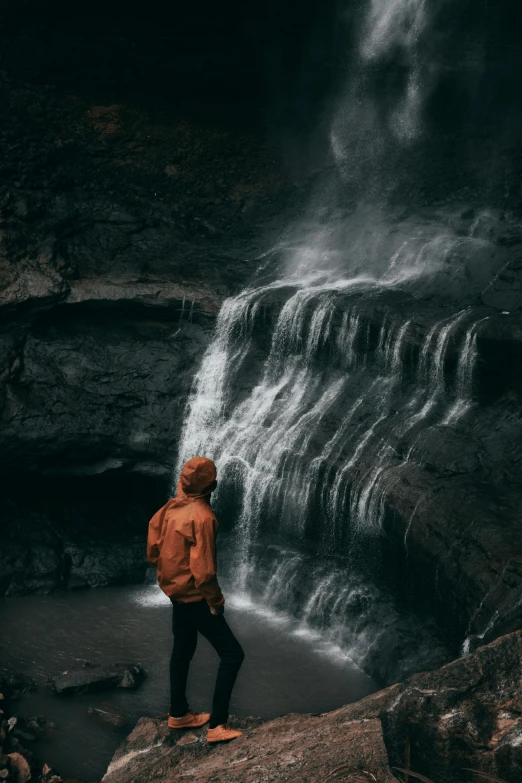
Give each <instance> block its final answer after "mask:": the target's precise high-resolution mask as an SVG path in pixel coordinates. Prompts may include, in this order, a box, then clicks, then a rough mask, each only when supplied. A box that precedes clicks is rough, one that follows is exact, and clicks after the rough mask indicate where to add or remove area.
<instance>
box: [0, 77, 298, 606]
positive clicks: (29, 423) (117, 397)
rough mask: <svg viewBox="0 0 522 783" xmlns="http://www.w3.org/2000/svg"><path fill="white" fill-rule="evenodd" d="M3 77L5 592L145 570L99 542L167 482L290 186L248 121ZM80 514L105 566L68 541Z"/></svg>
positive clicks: (120, 538)
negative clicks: (194, 115)
mask: <svg viewBox="0 0 522 783" xmlns="http://www.w3.org/2000/svg"><path fill="white" fill-rule="evenodd" d="M0 89H1V93H2V94H1V98H0V100H1V103H2V107H3V109H4V112H3V116H2V126H1V130H0V133H1V146H0V148H1V155H2V158H1V161H0V169H1V173H2V178H1V185H0V205H1V207H0V220H1V230H0V264H1V300H0V307H1V312H2V316H3V317H2V327H1V333H0V356H1V371H0V379H1V389H0V403H1V421H2V429H1V432H2V434H1V436H0V437H1V447H0V453H1V457H0V465H1V470H2V473H3V476H4V479H6V481H5V487H6V491H5V493H4V495H3V500H2V503H3V511H2V541H3V546H2V577H1V584H2V589H3V590H7V591H8V592H10V593H12V592H18V591H20V590H25V589H34V588H38V589H44V590H45V589H52V588H53V587H56V586H59V585H63V584H101V583H107V582H109V583H111V582H114V581H120V580H121V579H127V578H130V579H133V580H135V579H141V578H143V563H142V560H143V558H142V555H141V554H140V555H139V556H137V552H138V549H136V547H138V546H140V545H138V544H136V547H134V549H132V547H133V546H134V545H131V544H130V543H129V542H127V551H131V550H132V551H134V553H135V554H134V555H133V556H132V557H133V565H132V566H130V565H129V564H128V563H126V562H125V559H126V557H127V554H122V558H123V560H122V562H119V561H118V559H117V558H115V557H110V558H108V557H107V554H106V549H107V545H108V544H109V543H110V542H111V541H112V543H111V546H113V545H114V544H115V543H116V542H118V546H119V547H120V552H121V551H122V549H121V547H125V545H126V539H127V538H132V536H133V535H135V534H137V533H139V534H140V536H141V538H140V540H142V536H143V532H144V529H145V525H146V521H147V519H148V517H149V516H150V514H151V513H152V511H153V510H154V507H155V506H157V504H158V503H160V502H163V499H164V498H165V496H166V495H167V494H168V492H169V489H170V484H171V471H172V464H173V460H174V459H175V452H176V446H177V442H178V438H179V432H180V427H181V419H182V411H183V408H184V405H185V402H186V399H187V395H188V392H189V390H190V386H191V382H192V377H193V374H194V371H195V368H196V367H197V365H198V362H199V360H200V357H201V355H202V353H203V351H204V350H205V347H206V345H207V343H208V340H209V336H210V334H211V332H212V328H213V324H214V319H215V316H216V314H217V312H218V310H219V307H220V303H221V301H222V300H223V298H224V297H225V296H227V295H229V294H230V293H233V292H234V291H236V290H238V288H239V287H240V286H241V284H242V282H243V281H244V280H245V279H246V277H247V276H248V274H249V273H250V271H251V266H252V262H251V261H249V259H251V258H252V257H253V256H255V255H257V254H258V253H259V250H260V243H262V242H263V239H262V238H263V236H265V235H266V236H267V237H268V236H272V235H273V234H274V232H276V231H279V230H280V229H281V225H282V224H281V219H280V213H281V210H282V208H284V205H285V203H286V202H287V200H288V199H287V193H288V192H289V190H291V189H292V187H293V190H294V193H295V191H296V188H295V186H292V178H291V176H290V175H289V172H287V173H283V172H282V171H281V170H280V168H279V167H278V165H277V162H276V157H275V155H274V153H273V151H272V150H271V149H270V147H269V145H268V144H267V143H266V142H265V141H263V139H262V138H260V137H259V136H256V135H255V134H252V133H250V132H248V131H245V130H238V129H237V128H236V129H231V130H227V129H224V128H223V127H213V126H211V125H208V124H205V123H203V122H201V123H200V124H197V123H196V122H194V123H193V124H190V123H188V122H182V121H173V120H165V119H164V120H162V121H159V120H152V119H151V118H150V117H149V116H148V115H147V113H146V112H145V111H144V110H140V111H138V110H137V109H135V108H133V109H130V108H127V107H125V106H122V105H109V106H103V105H102V106H93V105H92V104H90V103H88V102H86V101H85V100H84V99H82V98H75V97H73V96H64V95H63V94H62V93H60V92H59V91H57V90H54V89H52V88H34V87H31V86H30V85H27V84H22V83H19V82H17V81H13V80H12V79H10V78H8V77H7V76H5V75H4V76H2V77H1V84H0ZM231 237H233V240H231ZM267 241H268V239H267ZM109 476H110V477H112V479H113V481H112V483H111V480H109ZM102 477H105V478H102ZM137 488H139V489H137ZM94 496H95V497H96V501H95V500H94ZM131 498H132V500H131ZM137 499H139V502H138V504H136V500H137ZM60 501H63V503H62V504H61V502H60ZM49 504H50V505H51V506H53V507H54V511H53V512H52V513H51V512H50V511H49ZM108 508H111V512H110V513H108V511H107V509H108ZM60 509H61V510H60ZM89 515H90V516H91V524H92V525H93V529H96V530H97V531H98V533H99V532H100V531H102V530H103V531H104V532H103V533H102V535H101V541H103V539H104V538H107V542H108V543H107V544H106V545H105V547H104V545H103V543H100V540H99V541H98V545H99V549H98V550H96V551H97V554H96V552H95V553H94V554H93V555H92V557H93V559H94V561H96V560H99V558H102V559H105V560H106V562H105V565H104V566H100V565H99V563H98V565H93V562H90V563H88V562H87V561H86V560H85V559H84V560H83V561H82V563H81V565H80V563H79V561H78V558H77V557H76V556H75V555H74V553H73V552H72V551H71V547H72V548H73V550H74V548H75V547H77V546H79V544H78V542H77V537H78V535H79V534H80V533H79V531H80V530H83V531H84V532H85V531H86V530H87V527H88V524H89V523H88V522H87V518H88V517H89ZM82 520H83V521H82ZM102 520H103V521H102ZM98 533H96V534H95V535H94V536H93V540H94V539H96V537H97V535H98ZM75 536H76V538H75ZM28 542H31V543H29V545H28ZM129 546H130V547H131V550H129V549H128V547H129ZM141 546H142V544H141ZM100 547H101V548H100ZM80 549H81V546H80ZM95 549H96V548H95ZM102 552H103V553H104V554H103V557H102ZM131 559H132V558H131ZM87 560H89V558H88V557H87ZM140 563H141V565H140Z"/></svg>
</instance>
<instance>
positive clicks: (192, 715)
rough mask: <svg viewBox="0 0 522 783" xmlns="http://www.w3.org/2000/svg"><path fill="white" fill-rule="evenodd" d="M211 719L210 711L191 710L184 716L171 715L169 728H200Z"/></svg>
mask: <svg viewBox="0 0 522 783" xmlns="http://www.w3.org/2000/svg"><path fill="white" fill-rule="evenodd" d="M209 720H210V712H193V711H192V710H189V711H188V712H187V714H186V715H183V717H182V718H173V717H172V715H169V720H168V724H169V729H199V728H200V727H201V726H204V725H205V723H208V722H209Z"/></svg>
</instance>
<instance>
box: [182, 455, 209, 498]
mask: <svg viewBox="0 0 522 783" xmlns="http://www.w3.org/2000/svg"><path fill="white" fill-rule="evenodd" d="M216 476H217V470H216V466H215V465H214V463H213V462H212V460H211V459H208V458H207V457H193V458H192V459H189V461H188V462H186V463H185V464H184V465H183V468H182V470H181V476H180V479H179V483H178V490H177V494H176V497H179V496H180V495H181V496H183V495H185V496H187V497H188V498H191V499H196V498H202V497H206V496H207V495H210V493H211V492H212V490H214V489H215V488H216Z"/></svg>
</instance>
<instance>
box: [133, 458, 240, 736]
mask: <svg viewBox="0 0 522 783" xmlns="http://www.w3.org/2000/svg"><path fill="white" fill-rule="evenodd" d="M216 476H217V471H216V466H215V465H214V463H213V462H212V460H210V459H207V458H206V457H194V458H193V459H190V460H189V461H188V462H187V463H186V464H185V465H184V466H183V469H182V471H181V476H180V479H179V483H178V487H177V492H176V497H174V498H172V499H171V500H169V501H168V503H167V504H166V505H165V506H163V508H161V509H160V510H159V511H158V512H156V514H154V516H153V517H152V519H151V520H150V522H149V533H148V540H147V557H148V560H149V562H150V563H151V564H152V565H155V566H156V570H157V577H158V584H159V586H160V587H161V589H162V590H163V592H164V593H165V594H166V595H167V596H168V597H169V598H170V600H171V602H172V609H173V614H172V630H173V633H174V647H173V650H172V657H171V660H170V686H171V703H170V714H169V717H168V725H169V727H170V728H171V729H194V728H198V727H200V726H203V725H205V724H206V723H208V724H209V725H208V730H207V741H208V742H225V741H228V740H232V739H236V738H237V737H240V736H241V734H242V732H241V731H237V730H235V729H232V728H230V726H229V725H228V723H227V721H228V710H229V704H230V697H231V695H232V689H233V687H234V683H235V681H236V677H237V674H238V671H239V668H240V666H241V664H242V662H243V658H244V653H243V650H242V648H241V645H240V644H239V642H238V641H237V639H236V637H235V636H234V634H233V633H232V631H231V630H230V628H229V626H228V624H227V621H226V620H225V618H224V616H223V612H224V604H225V599H224V597H223V594H222V592H221V588H220V586H219V583H218V580H217V573H216V571H217V567H216V535H217V530H218V523H217V520H216V517H215V515H214V512H213V510H212V506H211V505H210V496H211V493H212V492H213V491H214V490H215V488H216V486H217V481H216ZM198 633H200V634H202V636H204V637H205V638H206V639H208V641H209V642H210V644H211V645H212V646H213V647H214V649H215V650H216V652H217V653H218V655H219V658H220V663H219V668H218V673H217V679H216V687H215V690H214V697H213V701H212V713H211V714H209V713H208V712H202V713H197V712H193V711H192V710H191V709H189V705H188V702H187V698H186V693H185V691H186V686H187V676H188V671H189V666H190V661H191V659H192V657H193V655H194V652H195V650H196V645H197V638H198Z"/></svg>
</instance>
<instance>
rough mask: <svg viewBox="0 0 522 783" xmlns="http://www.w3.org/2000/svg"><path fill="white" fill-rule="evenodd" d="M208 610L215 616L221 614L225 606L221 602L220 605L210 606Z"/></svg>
mask: <svg viewBox="0 0 522 783" xmlns="http://www.w3.org/2000/svg"><path fill="white" fill-rule="evenodd" d="M210 611H211V613H212V614H214V615H216V617H217V616H218V615H220V614H223V612H224V611H225V607H224V605H223V604H221V606H211V607H210Z"/></svg>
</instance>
